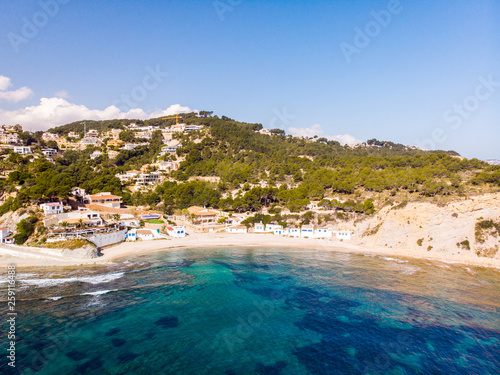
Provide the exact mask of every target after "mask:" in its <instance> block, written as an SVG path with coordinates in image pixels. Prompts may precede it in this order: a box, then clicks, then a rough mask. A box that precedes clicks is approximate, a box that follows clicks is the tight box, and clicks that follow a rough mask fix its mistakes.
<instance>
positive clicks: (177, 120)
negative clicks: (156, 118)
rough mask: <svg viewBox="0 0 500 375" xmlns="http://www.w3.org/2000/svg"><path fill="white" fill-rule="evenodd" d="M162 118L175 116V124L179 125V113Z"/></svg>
mask: <svg viewBox="0 0 500 375" xmlns="http://www.w3.org/2000/svg"><path fill="white" fill-rule="evenodd" d="M160 118H161V119H162V120H163V119H173V118H175V125H179V114H176V115H175V116H168V117H160Z"/></svg>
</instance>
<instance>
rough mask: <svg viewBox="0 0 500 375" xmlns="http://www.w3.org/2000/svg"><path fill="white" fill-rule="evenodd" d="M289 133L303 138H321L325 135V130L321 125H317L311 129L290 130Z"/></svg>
mask: <svg viewBox="0 0 500 375" xmlns="http://www.w3.org/2000/svg"><path fill="white" fill-rule="evenodd" d="M288 132H289V133H290V134H293V135H299V136H301V137H314V136H315V135H317V136H320V135H322V134H323V129H322V128H321V125H319V124H316V125H313V126H311V127H310V128H288Z"/></svg>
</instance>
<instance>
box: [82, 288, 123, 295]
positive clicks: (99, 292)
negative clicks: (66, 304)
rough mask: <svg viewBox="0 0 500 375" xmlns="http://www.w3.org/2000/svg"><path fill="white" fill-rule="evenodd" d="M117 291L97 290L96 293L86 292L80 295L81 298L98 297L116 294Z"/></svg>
mask: <svg viewBox="0 0 500 375" xmlns="http://www.w3.org/2000/svg"><path fill="white" fill-rule="evenodd" d="M117 290H118V289H110V290H98V291H96V292H86V293H82V294H81V295H82V296H100V295H101V294H106V293H109V292H116V291H117Z"/></svg>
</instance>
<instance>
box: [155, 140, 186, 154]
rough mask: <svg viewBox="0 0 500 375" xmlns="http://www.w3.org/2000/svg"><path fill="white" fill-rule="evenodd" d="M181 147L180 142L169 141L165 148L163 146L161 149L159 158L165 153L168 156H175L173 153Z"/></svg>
mask: <svg viewBox="0 0 500 375" xmlns="http://www.w3.org/2000/svg"><path fill="white" fill-rule="evenodd" d="M181 146H182V144H181V142H179V141H177V140H173V141H170V142H168V143H167V145H166V146H163V147H162V148H161V152H160V156H163V155H165V154H167V153H168V154H175V151H176V150H177V149H178V148H179V147H181Z"/></svg>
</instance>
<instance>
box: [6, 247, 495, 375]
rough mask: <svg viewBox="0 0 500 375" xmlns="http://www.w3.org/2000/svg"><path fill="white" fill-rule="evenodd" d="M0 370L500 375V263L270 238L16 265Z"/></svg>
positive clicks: (54, 374) (56, 374)
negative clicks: (86, 261)
mask: <svg viewBox="0 0 500 375" xmlns="http://www.w3.org/2000/svg"><path fill="white" fill-rule="evenodd" d="M5 280H6V275H5V274H3V275H2V279H1V281H2V282H1V284H0V289H1V293H0V300H1V302H0V303H1V304H2V308H1V309H0V311H2V312H3V313H2V315H3V317H2V320H3V321H2V331H1V332H2V333H1V335H2V337H0V343H1V347H2V352H3V354H2V356H1V359H0V362H1V363H0V373H1V374H40V375H49V374H50V375H64V374H70V375H73V374H75V375H76V374H93V375H95V374H147V375H153V374H197V375H198V374H223V375H233V374H340V375H341V374H394V375H396V374H398V375H403V374H446V375H448V374H492V375H493V374H500V270H498V269H494V268H479V267H471V266H464V265H457V264H446V263H440V262H430V261H425V260H409V259H403V258H397V257H386V256H380V255H373V254H372V255H368V254H367V255H363V254H354V253H346V252H335V251H327V250H325V249H320V248H318V249H300V248H277V247H257V246H256V247H227V248H221V247H217V248H189V249H176V250H168V251H166V252H158V253H154V254H147V255H136V256H133V257H128V258H127V259H126V260H124V259H122V260H120V262H116V263H114V264H110V265H104V266H103V265H101V266H92V267H84V268H82V267H78V268H77V267H75V268H67V269H56V268H51V269H45V270H43V271H42V270H40V269H34V270H28V269H22V270H21V269H18V270H17V275H16V305H15V311H16V313H17V316H16V319H15V321H16V324H15V336H16V337H15V366H16V367H12V366H11V365H9V364H8V363H9V362H10V360H9V359H8V358H7V356H8V355H9V347H8V345H10V344H9V342H10V341H11V340H8V339H7V329H8V323H7V302H6V301H7V286H6V285H7V284H6V281H5Z"/></svg>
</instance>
